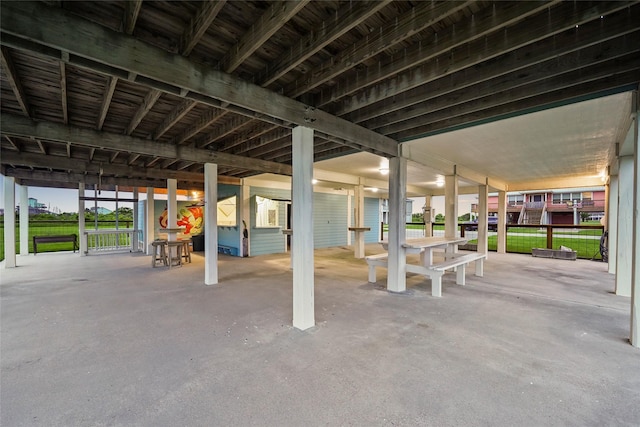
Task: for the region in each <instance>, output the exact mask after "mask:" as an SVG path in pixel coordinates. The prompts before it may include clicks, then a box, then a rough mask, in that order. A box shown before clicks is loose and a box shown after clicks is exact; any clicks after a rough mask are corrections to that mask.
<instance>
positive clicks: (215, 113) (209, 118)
mask: <svg viewBox="0 0 640 427" xmlns="http://www.w3.org/2000/svg"><path fill="white" fill-rule="evenodd" d="M227 114H228V111H225V110H219V109H217V108H211V109H209V110H207V112H205V113H204V114H203V115H202V116H200V117H199V118H198V121H196V122H195V123H194V124H193V125H191V126H190V127H189V128H187V129H185V130H184V131H183V132H182V133H181V134H180V135H178V136H177V137H176V138H175V140H174V142H175V144H178V145H180V144H184V143H185V142H187V141H188V140H189V139H191V138H193V137H194V136H196V135H197V134H198V133H200V132H201V131H203V130H204V129H206V128H208V127H209V126H211V125H212V124H214V123H215V122H217V121H218V120H220V119H222V118H223V117H224V116H226V115H227Z"/></svg>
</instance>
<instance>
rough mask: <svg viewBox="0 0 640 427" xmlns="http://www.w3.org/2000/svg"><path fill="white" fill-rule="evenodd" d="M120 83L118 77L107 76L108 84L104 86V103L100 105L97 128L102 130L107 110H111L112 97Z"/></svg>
mask: <svg viewBox="0 0 640 427" xmlns="http://www.w3.org/2000/svg"><path fill="white" fill-rule="evenodd" d="M117 84H118V78H117V77H107V84H106V85H105V88H104V95H103V96H102V105H101V106H100V112H99V114H98V123H97V125H96V128H97V129H98V130H102V126H103V125H104V119H106V118H107V112H108V111H109V105H111V98H113V92H114V91H115V90H116V85H117Z"/></svg>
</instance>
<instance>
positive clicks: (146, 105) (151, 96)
mask: <svg viewBox="0 0 640 427" xmlns="http://www.w3.org/2000/svg"><path fill="white" fill-rule="evenodd" d="M160 95H162V92H160V91H159V90H158V89H151V90H150V91H149V92H147V94H146V95H145V97H144V99H143V100H142V103H141V104H140V107H138V111H136V113H135V114H134V115H133V118H132V119H131V122H130V123H129V126H127V129H126V130H125V131H124V133H125V135H131V134H132V133H133V131H134V130H135V129H136V128H137V127H138V125H139V124H140V122H141V121H142V119H144V117H145V116H146V115H147V114H148V113H149V111H151V109H152V108H153V106H154V105H155V103H156V102H157V101H158V99H159V98H160Z"/></svg>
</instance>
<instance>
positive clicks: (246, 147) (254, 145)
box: [236, 128, 291, 155]
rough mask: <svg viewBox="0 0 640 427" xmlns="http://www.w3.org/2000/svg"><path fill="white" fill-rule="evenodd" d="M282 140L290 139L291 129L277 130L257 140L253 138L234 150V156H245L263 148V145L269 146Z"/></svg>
mask: <svg viewBox="0 0 640 427" xmlns="http://www.w3.org/2000/svg"><path fill="white" fill-rule="evenodd" d="M283 138H289V139H291V129H282V128H277V129H274V130H273V131H272V132H269V133H268V134H265V135H262V136H260V137H259V138H254V139H251V140H248V141H245V142H243V143H242V144H240V145H239V146H237V147H236V148H237V149H236V154H238V155H240V154H245V153H249V152H251V151H252V150H255V149H258V148H260V147H264V146H265V145H269V144H271V143H273V142H276V141H279V140H281V139H283Z"/></svg>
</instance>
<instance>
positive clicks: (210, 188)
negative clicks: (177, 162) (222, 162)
mask: <svg viewBox="0 0 640 427" xmlns="http://www.w3.org/2000/svg"><path fill="white" fill-rule="evenodd" d="M204 200H205V204H204V257H205V260H204V284H205V285H215V284H217V283H218V165H216V164H213V163H205V164H204ZM174 222H175V219H174Z"/></svg>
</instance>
